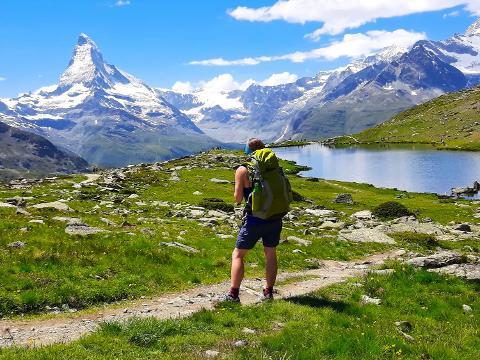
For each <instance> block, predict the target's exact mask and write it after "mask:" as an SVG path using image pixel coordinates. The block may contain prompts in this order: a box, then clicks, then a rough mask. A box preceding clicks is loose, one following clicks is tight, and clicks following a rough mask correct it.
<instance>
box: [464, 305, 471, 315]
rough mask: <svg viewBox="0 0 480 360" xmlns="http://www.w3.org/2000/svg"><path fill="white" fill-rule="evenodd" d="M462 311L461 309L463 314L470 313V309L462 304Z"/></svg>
mask: <svg viewBox="0 0 480 360" xmlns="http://www.w3.org/2000/svg"><path fill="white" fill-rule="evenodd" d="M462 309H463V312H466V313H467V312H471V311H472V307H471V306H470V305H467V304H463V305H462Z"/></svg>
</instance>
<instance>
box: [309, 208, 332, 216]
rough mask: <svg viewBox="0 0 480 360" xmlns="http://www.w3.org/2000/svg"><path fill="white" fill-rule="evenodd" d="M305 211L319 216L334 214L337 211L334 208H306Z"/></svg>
mask: <svg viewBox="0 0 480 360" xmlns="http://www.w3.org/2000/svg"><path fill="white" fill-rule="evenodd" d="M305 212H306V213H307V214H310V215H315V216H318V217H325V216H332V215H333V214H334V213H335V212H334V211H333V210H325V209H305Z"/></svg>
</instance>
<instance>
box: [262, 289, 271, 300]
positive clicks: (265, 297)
mask: <svg viewBox="0 0 480 360" xmlns="http://www.w3.org/2000/svg"><path fill="white" fill-rule="evenodd" d="M272 300H273V292H271V291H268V289H263V296H262V301H272Z"/></svg>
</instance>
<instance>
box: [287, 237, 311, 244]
mask: <svg viewBox="0 0 480 360" xmlns="http://www.w3.org/2000/svg"><path fill="white" fill-rule="evenodd" d="M287 240H288V241H292V242H295V243H297V244H299V245H302V246H310V245H312V242H311V241H310V240H304V239H302V238H299V237H297V236H289V237H287Z"/></svg>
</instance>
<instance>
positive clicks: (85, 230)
mask: <svg viewBox="0 0 480 360" xmlns="http://www.w3.org/2000/svg"><path fill="white" fill-rule="evenodd" d="M103 231H105V230H102V229H98V228H95V227H90V226H88V225H85V224H69V225H67V227H66V228H65V233H67V234H68V235H80V236H87V235H92V234H97V233H99V232H103Z"/></svg>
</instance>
